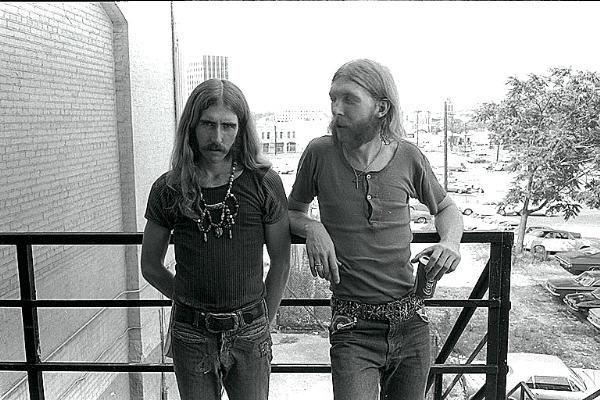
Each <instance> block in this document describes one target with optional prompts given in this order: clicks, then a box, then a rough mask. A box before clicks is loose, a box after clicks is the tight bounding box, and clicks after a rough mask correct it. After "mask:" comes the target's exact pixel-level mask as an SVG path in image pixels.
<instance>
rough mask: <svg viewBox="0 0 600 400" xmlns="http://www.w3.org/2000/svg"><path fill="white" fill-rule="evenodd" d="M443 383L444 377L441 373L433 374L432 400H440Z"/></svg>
mask: <svg viewBox="0 0 600 400" xmlns="http://www.w3.org/2000/svg"><path fill="white" fill-rule="evenodd" d="M443 383H444V375H443V374H441V373H438V374H435V384H434V385H433V400H442V384H443Z"/></svg>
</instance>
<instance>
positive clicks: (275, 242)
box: [141, 79, 290, 400]
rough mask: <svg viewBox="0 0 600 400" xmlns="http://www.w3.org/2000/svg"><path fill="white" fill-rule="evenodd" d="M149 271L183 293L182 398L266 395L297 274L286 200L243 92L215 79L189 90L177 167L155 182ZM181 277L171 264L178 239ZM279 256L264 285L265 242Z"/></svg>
mask: <svg viewBox="0 0 600 400" xmlns="http://www.w3.org/2000/svg"><path fill="white" fill-rule="evenodd" d="M146 219H147V220H148V223H147V224H146V228H145V230H144V240H143V244H142V260H141V264H142V273H143V275H144V278H146V280H147V281H148V282H149V283H150V284H152V285H153V286H154V287H155V288H157V289H158V290H159V291H160V292H161V293H163V294H164V295H165V296H167V297H169V298H171V299H173V300H174V305H173V309H172V320H173V322H172V325H171V346H172V355H173V364H174V367H175V376H176V378H177V385H178V387H179V393H180V395H181V398H182V399H183V400H191V399H203V400H212V399H220V398H221V393H222V388H223V387H224V389H225V390H226V391H227V395H228V397H229V399H230V400H264V399H267V398H268V393H269V373H270V362H271V359H272V353H271V343H272V342H271V336H270V332H269V322H270V321H272V320H273V319H274V317H275V313H276V311H277V307H278V306H279V303H280V301H281V297H282V295H283V290H284V287H285V284H286V281H287V277H288V273H289V260H290V232H289V219H288V213H287V199H286V196H285V191H284V189H283V184H282V182H281V179H280V177H279V176H278V175H277V174H276V173H275V172H274V171H273V170H272V169H271V168H270V163H269V162H268V161H267V160H266V159H265V158H264V157H263V156H262V155H261V154H260V141H259V139H258V136H257V134H256V129H255V127H254V123H253V121H252V117H251V114H250V110H249V107H248V104H247V102H246V99H245V97H244V95H243V93H242V92H241V90H240V89H239V88H238V87H237V86H235V85H234V84H233V83H231V82H229V81H226V80H219V79H211V80H208V81H205V82H203V83H201V84H200V85H198V87H196V89H194V91H193V92H192V94H191V95H190V97H189V99H188V101H187V103H186V106H185V109H184V110H183V114H182V116H181V120H180V122H179V126H178V129H177V135H176V138H175V146H174V149H173V154H172V161H171V169H170V171H168V172H166V173H165V174H163V175H162V176H161V177H159V178H158V179H157V180H156V182H154V184H153V186H152V189H151V191H150V195H149V197H148V205H147V209H146ZM171 233H172V234H173V240H174V243H175V261H176V266H175V271H176V273H175V275H173V274H172V273H171V272H170V271H169V270H168V269H167V268H165V266H164V257H165V254H166V250H167V246H168V244H169V238H170V236H171ZM265 243H266V247H267V251H268V253H269V256H270V259H271V262H270V268H269V271H268V273H267V277H266V280H265V282H264V283H263V244H265Z"/></svg>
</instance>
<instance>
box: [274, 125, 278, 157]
mask: <svg viewBox="0 0 600 400" xmlns="http://www.w3.org/2000/svg"><path fill="white" fill-rule="evenodd" d="M273 128H275V138H274V139H275V155H277V124H275V125H273Z"/></svg>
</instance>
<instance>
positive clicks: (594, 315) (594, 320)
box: [587, 308, 600, 330]
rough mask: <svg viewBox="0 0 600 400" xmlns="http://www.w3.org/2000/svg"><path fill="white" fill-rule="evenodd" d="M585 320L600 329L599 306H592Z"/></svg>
mask: <svg viewBox="0 0 600 400" xmlns="http://www.w3.org/2000/svg"><path fill="white" fill-rule="evenodd" d="M587 320H588V321H589V322H590V324H592V325H594V326H595V327H596V328H597V329H598V330H600V308H592V309H591V310H590V312H589V314H588V316H587Z"/></svg>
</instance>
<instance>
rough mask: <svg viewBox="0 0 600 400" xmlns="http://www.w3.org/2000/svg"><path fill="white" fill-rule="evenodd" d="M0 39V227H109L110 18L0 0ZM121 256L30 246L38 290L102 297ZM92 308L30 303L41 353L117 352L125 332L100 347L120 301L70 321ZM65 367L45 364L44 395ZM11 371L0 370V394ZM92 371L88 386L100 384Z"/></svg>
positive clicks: (8, 347)
mask: <svg viewBox="0 0 600 400" xmlns="http://www.w3.org/2000/svg"><path fill="white" fill-rule="evenodd" d="M0 50H1V51H0V132H1V135H0V171H2V173H1V174H0V188H2V189H1V191H0V231H11V232H21V231H55V232H63V231H67V232H69V231H70V232H77V231H121V230H122V229H123V210H122V196H121V181H120V180H121V172H122V171H121V169H120V155H119V154H120V153H119V142H118V140H117V139H118V138H117V117H116V113H115V109H116V95H115V93H116V91H115V60H114V54H113V26H112V23H111V20H110V18H109V17H108V16H107V14H106V12H105V11H104V9H103V8H102V7H101V6H100V5H99V4H97V3H0ZM14 260H15V256H14V251H13V250H12V249H11V248H9V247H6V246H3V247H1V248H0V293H2V295H3V296H4V297H11V298H15V297H16V296H17V294H16V293H17V280H16V266H15V261H14ZM124 260H125V251H124V249H123V248H122V247H120V246H115V247H101V246H100V247H91V246H39V247H35V248H34V263H35V272H36V277H37V281H36V285H37V294H38V298H113V297H115V296H116V295H117V294H119V293H121V292H123V291H124V290H125V289H126V287H127V284H126V276H125V271H124V263H125V261H124ZM97 311H98V310H93V309H80V310H75V309H67V310H64V309H63V310H61V309H45V310H40V312H39V321H40V335H41V347H42V358H47V357H48V358H50V359H53V360H56V359H60V360H73V359H87V360H94V359H96V358H97V357H98V356H99V355H101V354H107V353H105V352H106V351H109V352H110V351H116V352H117V354H121V355H122V354H125V355H127V347H128V341H127V340H125V341H124V343H125V348H124V349H123V347H122V346H121V347H119V346H117V347H116V348H117V350H114V348H113V350H110V349H111V347H110V345H111V343H112V341H114V340H115V339H116V338H122V335H123V333H124V332H127V330H126V326H124V325H123V324H122V323H119V321H127V319H126V318H125V319H124V317H123V315H124V314H125V312H124V311H123V310H113V311H112V312H110V313H102V314H101V315H100V317H98V318H97V319H96V320H94V321H95V323H94V325H96V324H98V326H93V327H92V326H91V325H90V326H88V327H87V328H84V330H80V329H81V328H82V326H84V324H85V323H86V322H87V321H89V320H90V318H91V317H92V316H93V315H94V314H95V313H96V312H97ZM119 313H120V314H121V315H119ZM17 315H18V314H17ZM0 321H1V322H2V323H0V338H1V339H0V346H1V348H2V358H3V359H17V360H19V359H20V360H22V359H24V356H23V350H22V349H23V345H22V336H19V335H14V332H20V328H19V325H20V323H21V321H20V318H18V317H17V318H15V313H14V310H7V309H2V310H0ZM88 328H89V330H86V329H88ZM98 338H102V340H98ZM121 340H122V339H121ZM82 341H83V342H85V343H86V345H85V346H83V345H82V344H81V343H83V342H82ZM107 341H110V342H111V343H108V342H107ZM65 342H66V344H65ZM107 346H108V347H107ZM107 349H108V350H107ZM71 357H73V358H71ZM75 375H76V374H45V382H46V384H47V387H48V394H49V395H50V397H47V398H52V399H58V398H62V397H64V396H68V394H69V393H70V392H69V391H70V390H72V388H71V385H72V384H74V383H75V382H76V380H75V378H76V376H75ZM106 375H108V374H105V376H106ZM15 381H16V377H15V375H14V374H10V375H4V374H3V375H0V397H1V396H2V395H4V394H5V393H6V392H7V391H8V390H9V389H10V388H11V387H12V386H13V385H14V383H15ZM79 382H81V381H79ZM94 382H95V383H92V384H91V386H94V392H102V391H103V390H104V387H106V386H107V385H108V383H107V382H106V379H105V380H98V381H94ZM21 387H22V386H21ZM21 387H19V388H18V389H17V390H15V391H14V392H11V393H12V394H11V395H9V396H7V397H6V399H7V400H8V399H12V398H18V397H14V396H16V393H17V392H19V390H20V389H21ZM63 394H64V396H63ZM61 396H62V397H61ZM79 398H83V397H79ZM86 398H89V397H87V396H86ZM122 398H123V397H122Z"/></svg>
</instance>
